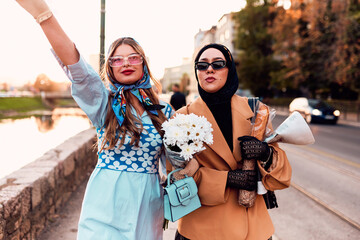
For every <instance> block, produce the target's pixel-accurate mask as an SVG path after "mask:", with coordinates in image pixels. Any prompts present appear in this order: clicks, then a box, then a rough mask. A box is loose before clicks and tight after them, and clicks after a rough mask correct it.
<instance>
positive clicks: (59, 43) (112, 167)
mask: <svg viewBox="0 0 360 240" xmlns="http://www.w3.org/2000/svg"><path fill="white" fill-rule="evenodd" d="M17 2H18V3H19V4H20V5H21V6H22V7H23V8H24V9H25V10H26V11H28V12H29V13H30V14H31V15H32V16H33V17H34V18H35V19H36V20H37V22H38V23H39V24H40V26H41V28H42V30H43V32H44V33H45V35H46V37H47V38H48V40H49V42H50V44H51V46H52V48H53V51H54V53H55V56H56V58H57V59H58V61H59V63H60V65H61V67H62V68H63V69H65V72H66V74H67V76H68V78H69V79H70V81H71V82H72V95H73V98H74V99H75V100H76V102H77V103H78V105H79V106H80V107H81V108H82V109H83V110H84V112H85V113H86V114H87V116H88V117H89V119H90V120H91V122H92V124H93V125H94V126H95V128H96V131H97V137H98V162H97V165H96V168H95V169H94V171H93V173H92V174H91V176H90V179H89V182H88V184H87V187H86V192H85V196H84V200H83V204H82V209H81V215H80V220H79V225H78V235H77V239H78V240H90V239H91V240H95V239H106V240H108V239H133V240H135V239H148V240H161V239H163V229H162V227H163V221H164V209H163V192H162V187H161V185H160V177H159V160H160V155H161V149H162V136H163V131H162V130H161V124H162V123H163V122H164V121H165V120H166V119H168V118H170V117H171V115H172V113H173V110H172V108H171V106H170V105H169V104H167V103H165V102H163V101H160V100H159V99H158V98H157V94H155V92H154V91H153V89H152V88H151V83H150V81H151V80H152V81H153V82H154V83H155V85H156V87H157V89H159V91H160V92H161V85H160V83H159V82H158V81H156V80H155V79H154V78H153V77H152V75H151V72H150V69H149V68H148V63H147V61H146V56H145V53H144V51H143V49H142V48H141V46H140V45H139V43H138V42H136V41H135V40H134V39H132V38H130V37H124V38H119V39H117V40H116V41H114V42H113V43H112V44H111V46H110V48H109V52H108V56H107V58H106V61H105V64H104V68H103V69H102V70H103V71H102V72H103V75H102V78H101V77H100V76H99V75H98V74H97V73H96V72H95V71H94V69H93V68H92V67H91V66H90V65H89V64H88V63H86V62H85V60H84V58H83V56H82V55H81V54H80V53H79V51H78V50H77V48H76V47H75V45H74V43H73V42H72V41H71V40H70V38H68V36H67V35H66V34H65V32H64V31H63V29H62V28H61V26H60V25H59V23H58V22H57V20H56V19H55V17H54V16H53V14H52V12H51V11H50V9H49V7H48V6H47V4H46V3H45V2H44V0H17ZM80 10H86V9H79V11H80ZM102 79H103V80H104V81H106V83H107V84H108V86H109V88H107V87H106V86H105V84H104V82H103V81H102ZM163 159H164V160H165V158H163ZM164 165H165V163H164V162H163V166H164Z"/></svg>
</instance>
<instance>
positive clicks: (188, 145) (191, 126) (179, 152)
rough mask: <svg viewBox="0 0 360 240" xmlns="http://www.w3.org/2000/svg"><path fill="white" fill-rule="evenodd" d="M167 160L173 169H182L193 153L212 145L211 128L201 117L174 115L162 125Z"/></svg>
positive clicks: (191, 114)
mask: <svg viewBox="0 0 360 240" xmlns="http://www.w3.org/2000/svg"><path fill="white" fill-rule="evenodd" d="M162 129H163V130H164V131H165V134H164V137H163V142H164V145H165V148H166V149H165V153H166V155H167V159H168V160H169V161H170V163H171V164H172V165H173V166H174V167H175V168H183V167H184V166H185V165H186V162H187V161H189V160H190V159H191V158H192V157H193V155H194V154H195V153H198V152H200V151H202V150H204V149H205V147H204V143H206V144H212V143H213V135H212V131H213V129H212V126H211V123H209V121H208V120H207V119H206V118H205V117H203V116H197V115H195V114H193V113H190V114H188V115H185V114H176V115H175V116H174V117H173V118H171V119H169V120H167V121H165V122H164V123H163V124H162Z"/></svg>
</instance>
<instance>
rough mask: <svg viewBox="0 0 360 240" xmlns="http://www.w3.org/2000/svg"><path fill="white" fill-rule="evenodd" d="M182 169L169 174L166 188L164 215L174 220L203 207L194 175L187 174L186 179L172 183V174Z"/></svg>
mask: <svg viewBox="0 0 360 240" xmlns="http://www.w3.org/2000/svg"><path fill="white" fill-rule="evenodd" d="M180 170H182V169H181V168H179V169H176V170H174V171H172V172H170V173H169V174H168V178H167V186H166V187H165V189H164V190H165V192H164V216H165V218H166V219H167V220H170V221H172V222H175V221H176V220H178V219H180V218H182V217H183V216H185V215H187V214H189V213H191V212H192V211H194V210H196V209H198V208H199V207H201V203H200V199H199V196H198V195H197V192H198V188H197V186H196V183H195V181H194V179H193V178H192V177H188V176H187V175H185V178H184V179H180V180H178V181H176V182H174V183H173V184H170V179H171V175H172V174H173V173H174V172H177V171H180Z"/></svg>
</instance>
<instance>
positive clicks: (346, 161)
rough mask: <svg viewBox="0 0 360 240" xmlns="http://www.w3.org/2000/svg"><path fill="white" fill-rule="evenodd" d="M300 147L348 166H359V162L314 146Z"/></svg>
mask: <svg viewBox="0 0 360 240" xmlns="http://www.w3.org/2000/svg"><path fill="white" fill-rule="evenodd" d="M300 147H301V148H305V149H306V150H309V151H311V152H313V153H317V154H319V155H323V156H325V157H328V158H331V159H334V160H336V161H339V162H342V163H345V164H347V165H350V166H353V167H356V168H360V163H356V162H353V161H350V160H348V159H345V158H342V157H339V156H336V155H333V154H331V153H327V152H324V151H321V150H318V149H315V148H312V147H308V146H300Z"/></svg>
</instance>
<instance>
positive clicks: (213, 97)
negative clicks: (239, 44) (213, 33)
mask: <svg viewBox="0 0 360 240" xmlns="http://www.w3.org/2000/svg"><path fill="white" fill-rule="evenodd" d="M209 48H215V49H218V50H219V51H220V52H222V54H223V55H224V57H225V60H226V67H227V68H228V70H229V72H228V77H227V79H226V83H225V85H224V86H223V87H222V88H221V89H220V90H219V91H217V92H214V93H208V92H206V91H205V90H204V89H202V88H201V87H200V84H199V79H198V76H197V70H196V69H195V76H196V80H197V81H198V91H199V94H200V96H201V98H202V99H203V100H204V102H205V103H206V105H207V106H208V107H209V109H210V111H211V113H212V114H213V116H214V118H215V120H216V123H217V124H218V125H219V127H220V130H221V132H222V134H223V136H224V137H225V140H226V142H227V144H228V145H229V148H230V149H231V151H232V150H233V136H232V115H231V98H232V96H233V95H234V94H235V92H236V90H237V89H238V85H239V79H238V76H237V73H236V67H235V62H234V59H233V57H232V55H231V53H230V51H229V49H228V48H227V47H225V46H223V45H220V44H216V43H211V44H208V45H206V46H204V47H203V48H202V49H201V50H200V51H199V53H198V54H197V55H196V57H195V63H196V62H197V61H199V58H200V56H201V54H202V53H203V52H204V51H205V50H206V49H209Z"/></svg>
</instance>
